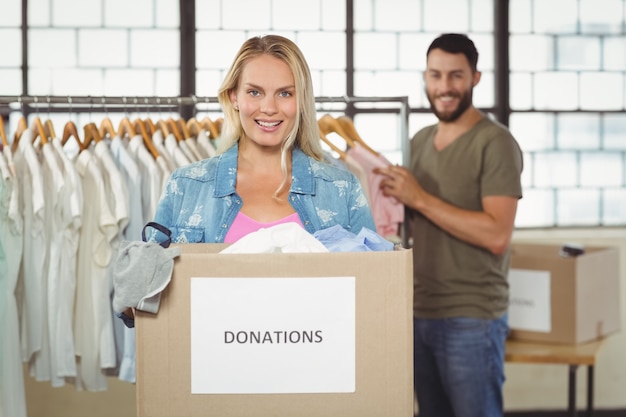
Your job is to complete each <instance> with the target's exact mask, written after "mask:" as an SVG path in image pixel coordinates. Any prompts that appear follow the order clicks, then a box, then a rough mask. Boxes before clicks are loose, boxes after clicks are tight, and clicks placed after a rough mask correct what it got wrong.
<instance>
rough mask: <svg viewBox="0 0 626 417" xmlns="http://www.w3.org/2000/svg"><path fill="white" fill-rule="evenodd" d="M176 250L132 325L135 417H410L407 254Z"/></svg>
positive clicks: (410, 289) (204, 247)
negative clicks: (151, 309)
mask: <svg viewBox="0 0 626 417" xmlns="http://www.w3.org/2000/svg"><path fill="white" fill-rule="evenodd" d="M180 247H181V250H182V253H181V255H180V256H179V257H178V258H176V259H175V264H174V273H173V276H172V281H171V282H170V284H169V286H168V287H167V288H166V289H165V291H164V292H163V293H162V296H161V304H160V307H159V311H158V313H157V314H155V315H153V314H149V313H143V312H138V314H137V318H136V326H137V331H136V341H137V410H138V416H140V417H160V416H163V417H165V416H168V417H169V416H173V415H175V416H177V417H178V416H180V417H185V416H207V415H215V416H220V417H244V416H245V417H248V416H251V415H254V416H255V417H264V416H290V417H298V416H303V417H304V416H310V417H314V416H315V417H318V416H322V415H323V416H331V415H341V416H346V417H350V416H354V417H357V416H358V417H362V416H364V415H367V416H368V417H369V416H371V417H376V416H381V417H382V416H398V417H404V416H406V417H412V416H413V359H412V299H413V297H412V294H413V284H412V256H411V251H410V250H406V249H399V250H395V251H389V252H358V253H357V252H355V253H300V254H294V253H272V254H220V253H218V252H219V251H220V250H221V249H223V248H224V247H225V245H218V244H188V245H180Z"/></svg>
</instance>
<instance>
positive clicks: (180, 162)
mask: <svg viewBox="0 0 626 417" xmlns="http://www.w3.org/2000/svg"><path fill="white" fill-rule="evenodd" d="M165 147H166V148H167V150H168V151H169V153H170V155H172V158H173V159H174V164H175V165H176V168H180V167H184V166H186V165H189V164H190V163H191V161H190V160H189V159H188V158H187V157H186V156H185V153H184V152H183V151H182V150H181V149H180V146H179V145H178V140H176V137H175V136H174V134H173V133H170V134H169V135H167V136H166V138H165Z"/></svg>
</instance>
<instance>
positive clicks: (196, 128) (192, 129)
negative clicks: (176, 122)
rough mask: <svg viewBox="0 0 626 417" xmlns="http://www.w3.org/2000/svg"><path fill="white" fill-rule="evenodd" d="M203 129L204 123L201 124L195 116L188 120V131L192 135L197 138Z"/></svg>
mask: <svg viewBox="0 0 626 417" xmlns="http://www.w3.org/2000/svg"><path fill="white" fill-rule="evenodd" d="M201 130H202V125H201V124H200V122H199V121H198V119H196V118H195V117H192V118H190V119H189V120H187V131H188V132H189V134H190V135H191V136H193V137H196V138H197V137H198V135H199V134H200V131H201Z"/></svg>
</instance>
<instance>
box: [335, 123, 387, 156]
mask: <svg viewBox="0 0 626 417" xmlns="http://www.w3.org/2000/svg"><path fill="white" fill-rule="evenodd" d="M337 121H338V122H339V126H341V128H342V129H343V131H344V132H346V134H347V135H348V136H350V138H351V139H352V140H353V141H354V142H357V143H359V144H360V145H361V146H363V147H364V148H365V149H367V150H368V151H369V152H371V153H372V154H374V155H376V156H378V155H379V153H378V152H376V151H375V150H374V149H372V148H370V147H369V146H367V143H365V141H364V140H363V139H362V138H361V136H360V135H359V133H358V132H357V131H356V128H355V127H354V122H353V121H352V119H351V118H349V117H348V116H340V117H338V118H337Z"/></svg>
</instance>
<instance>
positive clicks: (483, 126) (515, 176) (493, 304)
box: [378, 34, 522, 417]
mask: <svg viewBox="0 0 626 417" xmlns="http://www.w3.org/2000/svg"><path fill="white" fill-rule="evenodd" d="M426 57H427V68H426V71H425V72H424V74H423V76H424V82H425V89H426V94H427V96H428V100H429V101H430V104H431V108H432V111H433V112H434V114H435V115H436V116H437V118H438V119H439V122H438V123H437V124H435V125H432V126H428V127H425V128H423V129H422V130H420V131H419V132H418V133H417V134H416V135H415V136H414V137H413V139H412V141H411V147H410V151H411V155H410V167H409V168H410V169H406V168H403V167H399V166H392V167H388V168H385V169H380V170H379V171H378V172H379V173H381V174H383V175H385V177H386V178H385V179H384V180H383V181H382V183H381V187H382V189H383V191H384V193H385V194H386V195H391V196H394V197H395V198H397V199H398V200H399V201H401V202H402V203H403V204H404V205H405V206H406V207H407V212H408V216H407V219H408V221H409V224H410V235H411V238H412V240H413V259H414V260H413V263H414V305H413V314H414V370H415V375H414V383H415V390H416V394H417V401H418V407H419V412H420V413H419V415H420V417H446V416H451V417H489V416H502V414H503V401H502V386H503V383H504V347H505V339H506V336H507V333H508V324H507V315H506V312H507V308H508V284H507V273H508V267H509V243H510V239H511V235H512V233H513V228H514V221H515V213H516V210H517V201H518V199H519V198H521V195H522V190H521V184H520V174H521V171H522V154H521V151H520V149H519V146H518V144H517V142H516V141H515V139H514V138H513V137H512V136H511V134H510V133H509V131H508V130H507V129H506V128H505V127H504V126H503V125H501V124H499V123H497V122H495V121H493V120H491V119H489V118H488V117H487V116H486V115H485V114H483V113H482V112H481V111H479V110H478V109H477V108H475V107H474V105H473V104H472V90H473V88H474V87H475V86H476V85H477V84H478V82H479V81H480V75H481V74H480V72H479V71H477V67H476V65H477V62H478V52H477V50H476V48H475V46H474V43H473V42H472V41H471V40H470V39H469V38H468V37H467V36H465V35H462V34H444V35H442V36H440V37H439V38H437V39H435V40H434V41H433V43H432V44H431V45H430V47H429V49H428V52H427V54H426Z"/></svg>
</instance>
